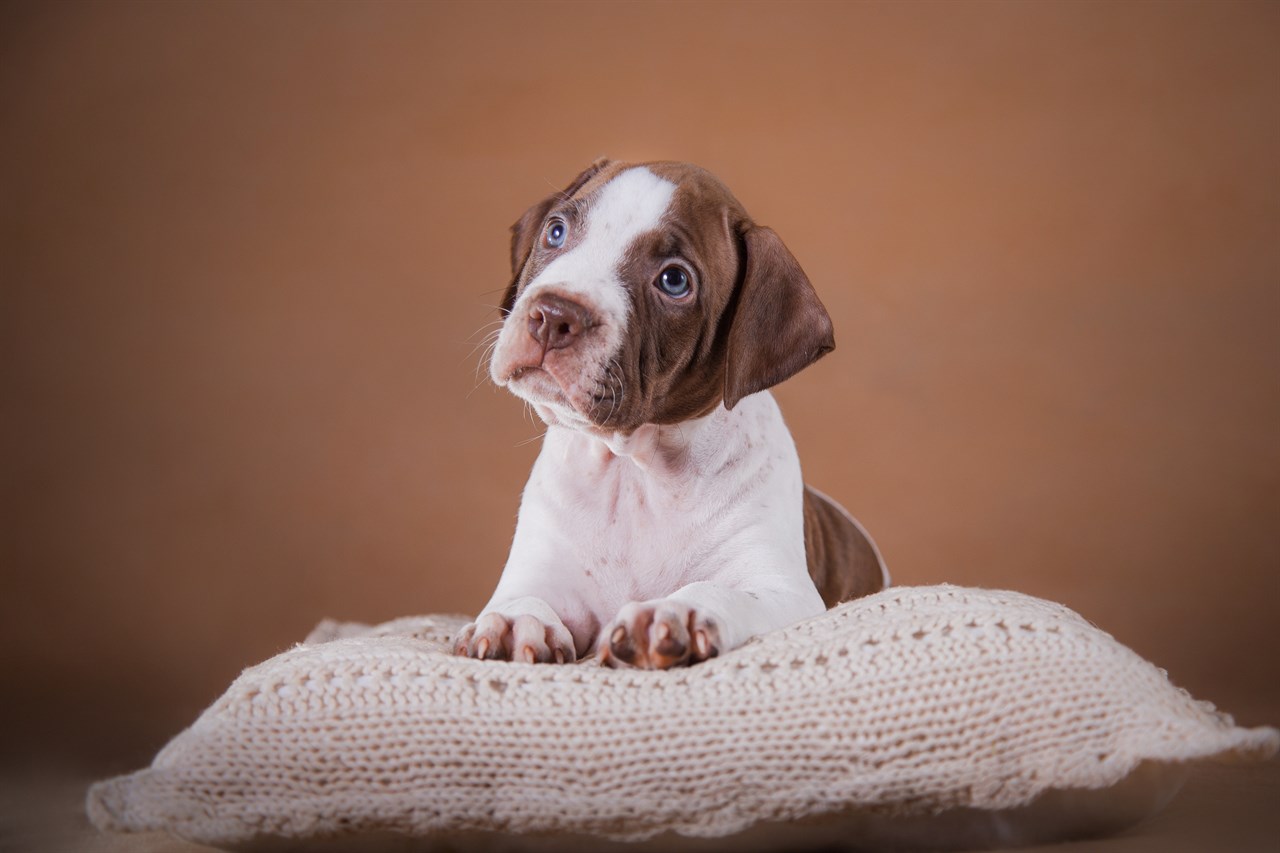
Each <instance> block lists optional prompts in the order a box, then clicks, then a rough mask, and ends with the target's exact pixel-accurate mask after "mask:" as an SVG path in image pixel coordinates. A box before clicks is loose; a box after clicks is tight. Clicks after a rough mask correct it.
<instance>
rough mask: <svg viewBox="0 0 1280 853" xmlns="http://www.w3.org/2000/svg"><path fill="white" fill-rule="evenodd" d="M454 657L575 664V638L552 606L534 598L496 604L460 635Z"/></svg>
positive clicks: (456, 639) (456, 641) (490, 605)
mask: <svg viewBox="0 0 1280 853" xmlns="http://www.w3.org/2000/svg"><path fill="white" fill-rule="evenodd" d="M453 653H454V654H456V655H463V656H465V657H472V658H480V659H481V660H512V661H519V662H521V663H551V662H552V661H555V662H556V663H567V662H568V663H571V662H573V661H574V660H576V659H577V653H576V652H575V650H574V644H573V636H572V634H570V633H569V629H568V628H566V627H565V624H564V622H563V621H561V619H560V617H559V616H558V615H557V614H556V612H555V610H554V609H553V608H552V607H551V605H550V604H547V602H545V601H543V600H542V599H541V598H537V597H535V596H532V595H527V596H523V597H521V598H516V599H512V600H510V601H505V602H502V603H495V602H493V601H491V602H489V604H488V605H487V606H486V607H485V609H484V611H483V612H482V613H481V614H480V616H478V617H477V618H476V621H474V622H472V623H471V624H469V625H467V626H465V627H464V628H463V629H462V630H461V631H459V632H458V635H457V637H455V638H454V641H453Z"/></svg>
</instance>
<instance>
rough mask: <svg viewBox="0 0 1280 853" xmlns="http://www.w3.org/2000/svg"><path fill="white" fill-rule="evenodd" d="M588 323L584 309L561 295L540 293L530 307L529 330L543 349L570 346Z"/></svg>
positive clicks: (589, 324) (589, 320)
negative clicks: (541, 294) (542, 294)
mask: <svg viewBox="0 0 1280 853" xmlns="http://www.w3.org/2000/svg"><path fill="white" fill-rule="evenodd" d="M590 327H591V315H590V314H588V313H587V309H585V308H583V307H582V306H581V305H579V304H578V303H576V302H571V301H570V300H568V299H565V298H564V297H562V296H555V295H553V294H550V293H548V294H546V295H544V296H539V297H538V298H537V299H536V300H535V301H534V303H533V306H532V307H531V308H530V309H529V334H530V335H531V336H532V337H533V339H534V340H535V341H537V342H538V343H540V344H542V348H543V350H544V351H545V350H550V349H563V348H565V347H567V346H569V345H570V344H572V343H573V342H574V341H575V340H577V339H578V336H579V335H581V334H582V332H583V330H584V329H588V328H590Z"/></svg>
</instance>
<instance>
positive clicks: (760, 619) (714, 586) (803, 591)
mask: <svg viewBox="0 0 1280 853" xmlns="http://www.w3.org/2000/svg"><path fill="white" fill-rule="evenodd" d="M806 580H807V578H806ZM780 581H781V582H777V583H768V582H764V583H761V584H758V585H752V586H751V587H729V586H724V585H722V584H719V583H716V582H713V581H698V582H696V583H691V584H688V585H687V586H683V587H681V588H680V589H678V590H676V591H675V592H674V593H673V594H671V595H670V596H668V597H666V598H659V599H654V600H652V601H633V602H632V603H630V604H628V605H626V606H624V607H623V608H622V609H621V610H619V611H618V615H617V616H616V617H614V619H613V621H612V622H610V623H609V624H608V625H607V626H606V627H605V629H604V630H603V631H602V632H601V633H600V643H599V648H598V654H599V656H600V659H601V661H602V662H603V663H605V664H607V665H609V666H615V667H618V666H632V667H637V668H639V669H670V668H671V667H674V666H681V665H688V664H695V663H700V662H702V661H704V660H707V659H709V658H713V657H715V656H717V655H719V654H721V653H722V652H726V651H729V650H730V649H734V648H737V647H738V646H740V645H742V644H743V643H744V642H746V641H747V640H748V639H750V638H751V637H754V636H755V635H756V634H763V633H765V632H766V631H772V630H774V629H775V628H781V627H783V626H785V625H790V624H791V623H793V622H798V621H799V620H801V619H806V618H808V617H810V616H816V615H817V614H819V613H821V612H822V611H823V610H824V609H825V607H824V605H823V603H822V598H821V596H819V595H818V591H817V590H816V589H814V587H813V586H812V584H809V585H808V587H807V588H806V586H805V585H804V584H803V583H793V582H791V581H790V580H787V579H780Z"/></svg>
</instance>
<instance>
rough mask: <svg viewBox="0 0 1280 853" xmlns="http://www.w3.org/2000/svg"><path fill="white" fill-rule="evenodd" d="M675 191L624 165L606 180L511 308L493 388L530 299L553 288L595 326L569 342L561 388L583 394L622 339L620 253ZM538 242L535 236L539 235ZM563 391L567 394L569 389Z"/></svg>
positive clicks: (522, 327)
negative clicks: (562, 247) (569, 361)
mask: <svg viewBox="0 0 1280 853" xmlns="http://www.w3.org/2000/svg"><path fill="white" fill-rule="evenodd" d="M675 192H676V185H675V184H674V183H672V182H671V181H668V180H666V179H664V178H660V177H658V176H657V175H655V174H654V173H653V172H650V171H649V170H648V169H645V168H643V167H637V168H633V169H627V170H626V171H625V172H621V173H620V174H618V175H617V176H616V177H614V178H613V179H611V180H610V181H609V182H608V183H607V184H605V186H604V187H603V189H601V190H600V191H599V194H598V195H597V196H596V198H595V199H594V201H592V202H591V206H590V208H588V210H587V214H586V217H585V218H584V219H583V220H582V221H580V222H578V223H576V224H575V223H570V227H571V228H574V227H576V228H577V230H578V232H579V233H577V234H572V233H571V234H570V235H569V239H568V241H567V242H569V243H572V244H573V248H571V249H569V250H568V251H565V252H563V253H562V254H560V255H558V256H557V257H556V258H555V259H554V260H552V261H551V263H549V264H547V266H546V267H545V268H544V269H543V270H542V271H541V272H539V273H538V275H537V276H536V277H534V279H533V280H532V281H530V282H529V284H528V286H526V287H525V289H524V291H523V292H522V293H521V294H520V298H519V299H518V300H517V301H516V304H515V305H514V306H513V308H512V312H511V314H510V316H509V318H508V319H509V321H510V322H507V323H506V324H505V325H504V327H503V329H502V333H501V335H500V336H499V338H498V346H497V348H496V349H495V350H494V355H493V362H492V364H491V367H490V370H491V373H492V375H493V378H494V381H495V382H497V383H498V384H500V385H501V384H504V382H505V379H506V376H504V375H502V374H503V373H504V372H505V365H507V364H508V363H509V362H510V360H511V351H512V350H513V349H514V348H515V346H516V343H517V341H516V336H518V335H525V334H528V332H527V331H526V323H525V320H524V318H525V317H526V316H527V312H528V306H529V304H530V302H531V301H532V300H533V299H536V298H537V296H538V294H539V293H541V292H544V291H552V292H554V293H556V294H557V295H559V296H563V297H567V298H569V299H572V300H574V301H576V302H578V303H580V304H581V305H582V306H583V307H585V308H586V309H587V310H588V311H590V312H591V314H592V315H593V316H594V317H595V318H596V319H597V321H598V323H599V328H598V329H596V330H595V332H594V334H593V336H592V338H593V339H592V340H591V341H589V342H588V341H583V342H581V344H580V345H578V346H575V350H576V352H575V354H574V358H575V360H576V364H575V369H576V372H577V374H578V376H577V377H575V378H574V379H573V381H571V382H570V383H569V384H571V385H572V386H573V387H572V388H566V389H565V390H566V392H571V391H573V390H578V391H589V388H590V387H591V386H592V384H593V383H594V381H595V379H596V377H597V376H598V375H600V374H601V373H603V371H604V365H605V364H606V363H607V362H608V360H609V359H610V358H612V357H613V356H614V355H616V354H617V352H618V350H619V348H620V347H621V346H622V341H623V339H624V331H625V329H626V324H627V319H628V316H629V314H630V301H629V299H628V296H627V289H626V286H625V285H624V283H623V281H622V279H621V277H620V270H621V267H622V262H623V260H624V259H625V257H626V253H627V250H628V249H629V248H630V246H631V244H632V243H633V242H634V241H635V239H636V238H637V237H639V236H640V235H641V234H644V233H646V232H648V231H652V230H654V229H656V228H657V227H658V225H659V224H660V223H661V222H662V218H663V216H665V215H666V213H667V210H668V208H669V207H670V206H671V199H672V197H673V196H674V195H675ZM538 239H539V240H541V239H542V237H541V235H539V238H538ZM535 251H536V250H535ZM558 357H559V356H558ZM557 379H558V380H560V381H561V383H562V385H563V384H565V382H566V380H568V379H569V378H568V377H560V376H558V377H557ZM512 390H513V391H516V393H517V394H520V391H519V389H517V388H514V387H513V389H512ZM520 395H521V396H525V395H524V394H520ZM569 396H570V398H572V397H573V396H574V394H573V393H569Z"/></svg>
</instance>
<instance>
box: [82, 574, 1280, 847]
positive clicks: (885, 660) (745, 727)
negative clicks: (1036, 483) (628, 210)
mask: <svg viewBox="0 0 1280 853" xmlns="http://www.w3.org/2000/svg"><path fill="white" fill-rule="evenodd" d="M460 624H461V620H460V619H459V618H454V617H439V616H436V617H423V618H416V619H413V618H411V619H401V620H397V621H395V622H391V623H387V624H386V625H382V626H379V627H376V628H366V627H364V626H350V625H337V624H334V623H325V624H323V625H321V626H320V628H318V629H317V630H316V631H315V632H313V634H312V636H311V637H309V638H308V639H307V642H306V643H304V644H302V645H299V646H297V647H295V648H293V649H292V650H290V651H287V652H285V653H283V654H281V655H278V656H277V657H274V658H272V659H271V660H268V661H266V662H265V663H263V664H260V665H258V666H256V667H253V668H251V669H248V670H246V671H245V672H244V673H243V674H242V675H241V676H240V677H239V678H238V679H236V681H235V682H234V683H233V684H232V685H231V687H230V689H229V690H228V691H227V692H226V694H225V695H224V696H223V697H222V698H221V699H219V700H218V701H217V702H216V703H214V705H213V706H212V707H210V708H209V709H208V710H207V711H205V712H204V714H202V715H201V716H200V718H199V719H198V720H197V721H196V722H195V724H194V725H192V726H191V728H189V729H187V730H186V731H184V732H183V733H182V734H180V735H178V737H176V738H175V739H174V740H173V741H172V742H171V743H170V744H169V745H168V746H167V747H165V748H164V749H163V750H162V751H161V752H160V754H159V755H158V756H157V757H156V759H155V761H154V762H153V764H152V765H151V767H150V768H148V769H145V770H140V771H138V772H136V773H133V774H131V775H128V776H122V777H119V778H116V779H111V780H108V781H105V782H100V783H98V784H96V785H94V786H93V787H92V788H91V789H90V791H89V797H88V811H89V815H90V817H91V819H92V820H93V822H94V824H95V825H97V826H98V827H99V828H101V829H110V830H132V831H139V830H157V829H158V830H167V831H169V832H171V833H173V834H175V835H178V836H181V837H183V838H187V839H190V840H193V841H198V842H204V843H207V844H214V845H229V844H235V845H245V844H250V843H253V842H275V843H277V844H278V843H280V842H282V841H283V842H288V841H291V840H305V841H306V842H307V844H306V849H308V850H311V849H321V848H319V847H318V846H317V842H320V841H323V840H331V841H337V842H342V841H344V840H345V842H346V843H347V847H345V848H344V849H360V850H365V849H369V848H370V846H371V845H372V844H373V842H375V841H379V840H381V841H389V842H391V843H393V844H395V843H400V844H403V843H404V842H405V836H410V837H414V838H417V839H421V840H425V842H428V843H420V844H419V846H417V847H415V848H414V849H434V848H436V847H437V846H439V847H448V848H450V849H457V848H459V847H461V848H469V847H473V848H476V849H486V848H487V847H488V846H489V845H492V844H494V843H496V842H501V843H502V845H503V846H504V849H524V848H540V849H545V848H546V847H547V846H554V845H555V844H556V843H557V842H564V841H565V840H566V839H567V838H571V837H576V838H577V839H578V840H584V839H585V840H586V841H588V842H589V846H588V847H586V849H602V848H603V847H604V846H605V840H609V841H629V842H640V841H647V842H648V843H647V844H645V845H643V846H644V847H646V848H647V847H652V848H653V849H661V850H674V849H679V848H686V849H694V848H696V849H699V850H702V849H720V848H723V849H743V848H744V847H750V848H753V849H758V848H762V847H763V848H768V847H776V848H779V849H799V848H802V847H812V846H824V845H825V846H830V845H833V844H835V845H845V846H858V845H874V844H882V843H886V842H892V843H896V844H903V843H905V844H920V843H943V844H947V845H953V846H972V845H978V844H987V843H996V842H1000V843H1029V842H1035V841H1045V840H1050V839H1053V838H1060V837H1066V836H1071V835H1079V834H1087V833H1096V832H1102V831H1110V830H1114V829H1117V828H1119V827H1120V826H1123V825H1125V824H1127V823H1131V822H1133V821H1135V820H1138V819H1140V818H1142V817H1144V816H1145V815H1147V814H1149V813H1151V812H1152V811H1154V810H1156V809H1158V808H1160V807H1161V806H1163V805H1164V803H1165V801H1167V799H1168V798H1169V797H1170V796H1172V795H1173V793H1174V792H1175V791H1176V789H1177V787H1178V785H1179V784H1180V783H1181V780H1182V778H1183V770H1184V769H1185V768H1186V767H1187V766H1189V763H1190V762H1194V761H1196V760H1200V759H1208V758H1224V757H1254V758H1258V757H1267V756H1270V755H1272V754H1273V753H1274V752H1275V751H1276V748H1277V745H1278V744H1280V733H1278V732H1277V731H1276V730H1274V729H1270V728H1258V729H1241V728H1236V727H1235V726H1234V725H1233V724H1232V721H1231V719H1230V718H1229V717H1227V716H1225V715H1222V714H1219V713H1216V712H1215V711H1214V710H1213V708H1212V706H1210V705H1208V704H1205V703H1202V702H1196V701H1194V700H1193V699H1192V698H1191V697H1190V696H1188V695H1187V694H1186V693H1185V692H1184V691H1181V690H1179V689H1177V688H1175V687H1173V686H1172V685H1170V683H1169V682H1168V680H1167V679H1166V677H1165V675H1164V673H1163V672H1162V671H1160V670H1158V669H1156V668H1155V667H1154V666H1152V665H1151V664H1149V663H1147V662H1146V661H1144V660H1142V659H1141V658H1139V657H1138V656H1137V655H1135V654H1134V653H1133V652H1131V651H1129V650H1128V649H1127V648H1125V647H1123V646H1121V645H1120V644H1118V643H1117V642H1115V640H1113V639H1112V638H1111V637H1110V636H1108V635H1107V634H1105V633H1103V632H1102V631H1100V630H1098V629H1097V628H1094V627H1093V626H1092V625H1090V624H1089V623H1088V622H1086V621H1085V620H1084V619H1082V618H1080V617H1079V616H1077V615H1076V614H1075V613H1073V612H1071V611H1069V610H1067V609H1066V608H1064V607H1061V606H1059V605H1056V604H1052V603H1049V602H1046V601H1041V600H1039V599H1035V598H1031V597H1028V596H1025V595H1019V594H1017V593H1012V592H992V591H986V590H976V589H964V588H959V587H952V586H940V587H917V588H905V587H904V588H896V589H891V590H888V591H886V592H882V593H880V594H877V595H874V596H871V597H868V598H864V599H860V600H857V601H853V602H850V603H847V604H844V605H841V606H840V607H837V608H835V609H833V610H831V611H829V612H827V613H825V614H823V615H821V616H818V617H815V618H813V619H810V620H808V621H807V622H803V623H801V624H798V625H794V626H792V627H790V628H787V629H784V630H781V631H777V632H774V633H771V634H768V635H766V636H763V637H758V638H756V639H755V640H754V641H752V642H750V643H748V644H747V645H746V646H744V647H743V648H741V649H738V650H736V651H733V652H731V653H729V654H726V655H724V656H722V657H719V658H716V659H714V660H711V661H708V662H707V663H703V664H699V665H698V666H695V667H692V668H689V669H681V670H676V671H671V672H637V671H625V670H609V669H604V668H601V667H599V666H596V665H594V664H592V663H584V664H577V665H563V666H554V665H547V664H539V665H530V664H515V663H496V662H482V661H475V660H469V659H463V658H456V657H452V656H451V655H450V654H449V653H448V641H449V636H450V634H451V633H452V632H453V631H454V630H455V629H456V628H457V627H458V626H459V625H460Z"/></svg>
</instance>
